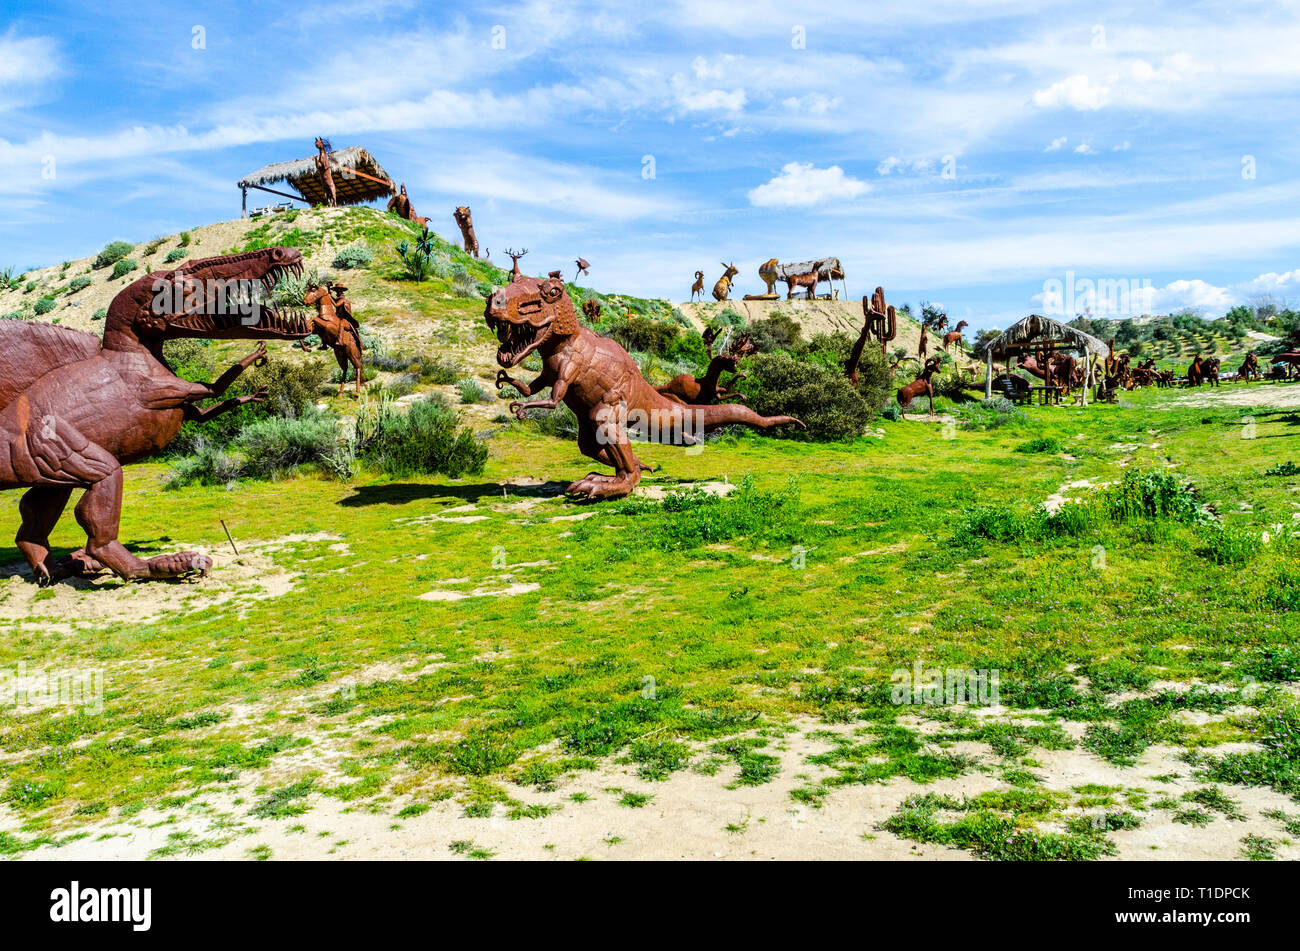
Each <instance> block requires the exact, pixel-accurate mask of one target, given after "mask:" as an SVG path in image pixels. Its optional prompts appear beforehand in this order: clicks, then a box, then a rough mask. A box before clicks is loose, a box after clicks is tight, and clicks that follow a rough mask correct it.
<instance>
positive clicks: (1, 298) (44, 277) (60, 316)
mask: <svg viewBox="0 0 1300 951" xmlns="http://www.w3.org/2000/svg"><path fill="white" fill-rule="evenodd" d="M347 211H348V209H346V208H317V209H306V210H302V211H300V212H298V214H297V216H296V217H294V218H293V219H292V221H290V220H289V219H288V216H284V215H281V216H278V217H279V220H278V221H277V220H276V219H275V218H271V219H268V218H250V219H246V220H241V219H238V218H236V219H235V220H234V221H219V222H217V223H215V224H210V225H204V226H202V227H198V228H192V229H191V230H190V231H189V232H187V233H188V234H189V236H190V243H189V246H188V250H189V255H188V257H187V258H184V259H183V260H193V259H196V258H205V257H214V256H216V255H219V254H228V253H230V252H232V251H237V250H240V249H241V248H242V247H243V245H244V243H245V242H246V241H247V235H248V233H249V232H250V231H252V230H254V229H255V228H260V227H262V226H263V225H265V224H267V222H268V221H271V222H272V227H273V229H276V228H282V229H286V230H287V229H289V228H297V229H301V230H304V231H307V230H314V229H319V228H320V226H321V224H323V223H325V222H328V220H329V219H330V217H332V216H338V215H340V214H344V213H346V212H347ZM322 233H323V234H324V236H325V238H324V243H323V244H322V245H321V247H320V248H318V249H317V250H315V251H313V252H311V253H310V254H307V255H306V256H305V260H306V264H307V267H308V268H309V269H310V268H319V269H321V270H327V269H328V268H329V265H330V262H331V261H333V260H334V256H335V255H336V254H337V253H338V252H339V250H340V248H339V247H336V246H335V245H334V244H332V243H331V242H330V238H329V235H330V232H329V229H322ZM124 240H129V239H124ZM156 240H159V239H154V240H150V241H142V242H140V243H138V244H136V245H135V247H134V248H133V249H132V251H131V253H130V254H129V255H127V257H129V258H131V259H132V260H134V261H135V262H136V265H137V267H136V269H135V270H134V271H131V272H130V273H129V274H127V275H125V276H123V277H120V278H117V279H116V280H114V279H113V277H112V272H113V269H112V268H111V267H106V268H99V269H95V268H94V267H93V265H94V263H95V254H92V255H90V256H89V257H84V258H77V259H76V260H74V261H70V262H68V266H67V267H66V268H65V267H64V266H63V264H62V262H60V263H58V264H54V265H51V266H49V267H43V268H36V269H35V270H31V271H27V272H26V273H25V275H24V280H23V285H22V286H21V287H18V288H17V289H12V290H11V289H8V288H5V289H3V290H0V315H7V314H11V313H16V312H18V313H24V314H25V315H26V316H31V311H32V308H33V307H34V306H35V304H36V302H37V301H38V300H39V299H40V298H41V297H43V296H46V295H47V294H53V295H54V299H55V302H56V303H55V307H54V309H53V310H52V311H50V312H48V313H46V314H44V315H42V316H41V317H40V318H39V319H41V320H44V321H47V322H49V323H57V324H60V325H62V326H64V327H72V328H74V329H76V330H88V331H91V332H93V333H99V332H100V330H101V329H102V325H101V324H99V322H98V321H96V320H95V319H94V314H95V312H96V311H97V310H100V309H101V308H107V307H108V305H109V304H110V303H111V302H112V300H113V298H114V297H116V296H117V295H118V293H119V292H120V291H121V290H122V288H124V287H126V286H127V285H128V284H130V283H131V282H132V281H134V280H136V279H137V278H139V277H140V276H141V275H142V274H145V273H146V269H147V268H151V269H152V270H154V271H164V270H167V269H169V268H172V267H176V266H177V265H178V264H179V263H180V262H179V261H178V262H173V263H171V264H168V263H166V261H165V259H166V257H167V255H168V253H169V252H171V251H172V250H173V249H175V248H177V247H180V244H181V235H180V234H173V235H167V236H166V237H164V238H162V239H161V241H160V243H159V244H158V246H157V248H156V249H155V250H154V251H153V253H152V254H145V252H146V251H147V250H149V248H150V247H151V246H152V245H153V244H154V242H155V241H156ZM96 254H98V252H96ZM77 277H88V278H90V285H89V286H87V287H85V288H82V289H81V290H78V291H75V292H70V291H69V289H68V285H69V283H70V282H71V281H72V280H73V279H74V278H77ZM33 281H34V282H35V283H36V287H35V288H34V289H33V290H31V291H27V290H26V289H25V288H26V286H27V284H28V283H29V282H33Z"/></svg>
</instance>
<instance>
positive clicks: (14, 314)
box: [0, 310, 29, 320]
mask: <svg viewBox="0 0 1300 951" xmlns="http://www.w3.org/2000/svg"><path fill="white" fill-rule="evenodd" d="M27 319H29V318H28V316H27V314H26V313H25V312H24V311H21V310H12V311H10V312H9V313H7V314H4V315H3V316H0V320H27Z"/></svg>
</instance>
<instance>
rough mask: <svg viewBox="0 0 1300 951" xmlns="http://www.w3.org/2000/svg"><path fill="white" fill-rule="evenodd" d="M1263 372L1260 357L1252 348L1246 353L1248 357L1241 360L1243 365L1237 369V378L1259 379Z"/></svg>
mask: <svg viewBox="0 0 1300 951" xmlns="http://www.w3.org/2000/svg"><path fill="white" fill-rule="evenodd" d="M1261 376H1263V374H1262V373H1261V372H1260V369H1259V357H1257V356H1255V352H1254V351H1253V350H1252V351H1251V352H1250V353H1248V354H1246V359H1245V360H1242V361H1241V366H1240V368H1238V370H1237V379H1239V380H1258V379H1259V378H1260V377H1261Z"/></svg>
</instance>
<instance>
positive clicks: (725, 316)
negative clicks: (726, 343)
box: [709, 307, 745, 328]
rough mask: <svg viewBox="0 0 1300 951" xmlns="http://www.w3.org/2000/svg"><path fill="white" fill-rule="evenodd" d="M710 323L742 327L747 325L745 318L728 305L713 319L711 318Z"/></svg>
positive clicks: (720, 325)
mask: <svg viewBox="0 0 1300 951" xmlns="http://www.w3.org/2000/svg"><path fill="white" fill-rule="evenodd" d="M709 323H711V324H712V325H713V326H715V327H735V328H740V327H743V326H745V318H744V317H743V316H742V315H741V314H740V313H738V312H737V311H735V310H734V309H732V308H730V307H728V308H726V309H724V310H721V311H719V312H718V313H716V314H714V315H713V319H712V320H710V321H709Z"/></svg>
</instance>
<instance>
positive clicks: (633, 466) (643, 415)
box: [483, 271, 803, 499]
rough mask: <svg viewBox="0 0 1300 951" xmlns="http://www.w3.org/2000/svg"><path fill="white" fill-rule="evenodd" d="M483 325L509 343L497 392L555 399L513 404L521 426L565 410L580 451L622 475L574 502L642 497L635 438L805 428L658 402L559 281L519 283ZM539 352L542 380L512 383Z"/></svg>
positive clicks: (492, 304) (578, 490)
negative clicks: (532, 416) (533, 416)
mask: <svg viewBox="0 0 1300 951" xmlns="http://www.w3.org/2000/svg"><path fill="white" fill-rule="evenodd" d="M483 317H484V319H485V320H486V321H487V325H488V327H489V328H491V329H492V330H494V331H495V332H496V335H497V339H498V340H499V341H500V342H501V346H500V348H499V349H498V350H497V363H498V364H500V365H501V366H502V367H503V368H504V369H502V370H500V371H498V372H497V380H496V383H497V388H498V389H499V388H501V387H503V386H513V387H514V388H515V389H517V390H518V391H519V392H520V393H521V394H523V395H524V396H533V395H535V394H536V393H537V392H538V391H540V390H544V389H546V388H547V387H550V390H551V396H550V398H549V399H544V400H532V401H530V402H526V403H520V402H515V403H511V404H510V411H511V412H512V413H514V414H515V416H516V417H518V418H520V419H522V418H523V417H524V413H525V412H526V411H527V410H530V409H554V408H555V407H557V406H559V405H560V403H564V404H565V405H566V406H568V407H569V409H571V410H573V414H574V415H575V416H576V417H577V418H578V449H579V451H581V452H582V454H583V455H584V456H587V457H589V458H591V459H595V460H596V461H597V462H599V463H602V464H603V465H607V466H612V467H613V468H614V475H612V476H609V475H603V474H601V473H597V472H593V473H590V474H588V476H587V477H586V478H585V479H579V480H578V481H576V482H574V483H572V484H571V485H570V486H569V487H568V490H567V491H568V492H569V493H570V494H572V495H577V496H585V497H586V498H589V499H616V498H621V497H622V496H625V495H627V494H629V493H630V492H631V491H632V490H633V489H634V488H636V485H637V483H638V482H639V481H640V480H641V471H642V470H643V469H647V468H649V467H648V466H646V465H645V464H644V463H642V462H641V460H640V459H638V458H637V457H636V454H635V453H634V452H633V451H632V443H631V440H630V438H629V434H630V433H637V434H639V435H644V436H646V437H649V438H653V439H655V440H656V441H658V442H669V443H676V444H678V445H682V444H691V443H695V442H697V441H698V440H699V438H700V437H702V436H703V435H705V434H706V433H708V432H711V431H712V430H715V429H717V428H719V427H720V426H726V425H728V424H732V423H739V424H741V425H745V426H755V427H758V428H761V429H768V428H770V427H772V426H779V425H781V424H782V423H795V424H796V425H799V426H803V423H802V422H800V421H799V420H798V419H796V418H795V417H793V416H759V415H758V414H757V413H755V412H754V411H753V410H752V409H750V408H749V407H747V406H740V405H737V404H733V403H724V404H721V405H717V406H686V405H683V404H681V403H677V402H674V401H672V400H670V399H668V398H667V397H665V396H663V395H661V394H660V393H658V392H656V391H655V388H654V387H652V386H651V385H650V384H649V383H647V382H646V380H645V378H644V377H642V376H641V371H640V370H638V369H637V365H636V363H635V362H633V360H632V358H631V357H630V356H628V354H627V351H626V350H624V349H623V348H622V347H620V346H619V345H618V344H617V343H616V342H615V341H613V340H610V339H609V338H607V337H600V336H597V335H596V334H594V333H592V332H591V331H590V330H588V329H587V328H586V327H583V326H582V325H581V324H580V323H578V315H577V314H576V313H575V312H574V309H573V302H572V301H571V300H570V299H569V295H568V294H567V293H566V292H565V289H564V280H563V279H562V278H561V276H560V272H559V271H552V272H551V275H550V277H549V278H546V279H539V278H535V277H528V276H527V275H524V274H520V273H516V274H515V275H514V277H513V280H512V281H511V282H510V283H509V284H507V285H506V286H505V287H499V288H497V289H496V290H495V291H494V292H493V293H492V295H491V296H490V297H489V298H488V300H487V306H486V307H485V309H484V312H483ZM533 351H537V352H538V354H539V355H540V356H541V358H542V373H541V375H540V376H539V377H538V378H537V379H535V380H533V382H532V383H524V382H523V381H521V380H516V379H514V378H512V377H511V376H510V375H509V374H508V373H507V372H506V370H509V369H510V368H512V367H516V366H518V365H519V364H520V363H522V362H523V360H524V358H525V357H527V356H528V355H529V354H530V353H532V352H533Z"/></svg>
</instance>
